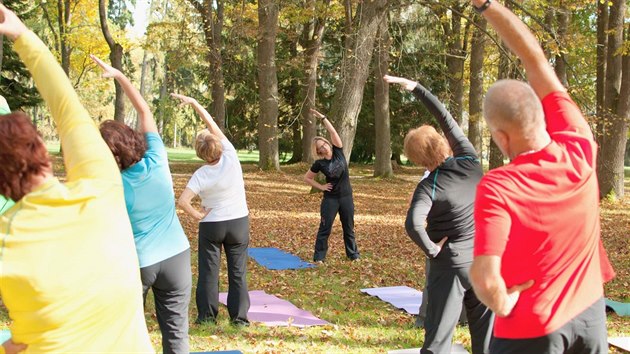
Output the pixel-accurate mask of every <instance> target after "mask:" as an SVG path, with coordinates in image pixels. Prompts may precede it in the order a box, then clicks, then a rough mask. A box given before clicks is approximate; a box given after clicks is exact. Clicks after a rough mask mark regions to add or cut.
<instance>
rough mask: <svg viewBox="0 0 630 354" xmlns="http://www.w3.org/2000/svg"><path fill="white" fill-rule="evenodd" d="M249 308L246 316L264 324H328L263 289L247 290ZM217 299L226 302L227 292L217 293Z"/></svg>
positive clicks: (305, 325) (306, 325)
mask: <svg viewBox="0 0 630 354" xmlns="http://www.w3.org/2000/svg"><path fill="white" fill-rule="evenodd" d="M249 299H250V303H251V305H250V308H249V312H247V317H248V319H249V320H250V321H253V322H262V323H263V324H265V325H266V326H270V327H275V326H295V327H308V326H322V325H327V324H330V323H328V322H326V321H324V320H321V319H319V318H317V317H315V316H313V314H312V313H310V312H308V311H305V310H301V309H299V308H297V307H296V306H295V305H293V304H292V303H290V302H288V301H286V300H282V299H280V298H278V297H276V296H274V295H270V294H267V293H265V292H264V291H263V290H253V291H250V292H249ZM219 301H220V302H221V303H222V304H224V305H226V304H227V293H219Z"/></svg>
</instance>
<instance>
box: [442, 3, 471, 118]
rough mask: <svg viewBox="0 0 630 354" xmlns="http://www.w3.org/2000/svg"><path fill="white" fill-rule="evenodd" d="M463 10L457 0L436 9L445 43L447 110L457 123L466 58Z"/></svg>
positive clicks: (460, 114) (461, 106)
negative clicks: (448, 6) (447, 6)
mask: <svg viewBox="0 0 630 354" xmlns="http://www.w3.org/2000/svg"><path fill="white" fill-rule="evenodd" d="M448 10H450V11H448ZM463 10H464V4H463V3H459V2H452V4H451V7H450V9H447V8H446V7H444V6H439V7H438V10H437V14H438V16H440V18H441V23H442V28H443V30H444V38H445V41H446V45H447V53H446V66H447V68H448V89H449V100H448V102H449V112H450V113H451V115H453V118H455V120H456V121H457V124H459V125H461V124H462V113H463V106H464V105H463V101H464V62H465V60H466V53H465V52H466V51H465V50H464V41H465V37H466V36H465V35H464V33H463V32H464V31H463V26H462V12H463Z"/></svg>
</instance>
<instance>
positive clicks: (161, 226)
mask: <svg viewBox="0 0 630 354" xmlns="http://www.w3.org/2000/svg"><path fill="white" fill-rule="evenodd" d="M91 57H92V59H93V60H94V61H95V62H96V64H98V65H99V66H100V67H101V68H102V69H103V71H104V74H103V77H106V78H114V79H115V80H116V81H118V82H119V83H120V85H121V86H122V88H123V90H124V91H125V94H126V95H127V97H129V100H130V101H131V103H132V104H133V106H134V108H135V109H136V111H138V120H139V123H140V131H141V132H138V131H135V130H133V129H131V128H130V127H128V126H126V125H125V124H123V123H121V122H116V121H113V120H109V121H105V122H103V123H102V124H101V127H100V130H101V135H102V136H103V139H104V140H105V142H106V143H107V145H108V146H109V148H110V149H111V150H112V153H113V154H114V157H115V158H116V162H117V163H118V167H119V168H120V170H121V174H122V179H123V185H124V189H125V203H126V205H127V213H128V214H129V219H130V221H131V227H132V229H133V236H134V241H135V244H136V252H137V253H138V261H139V264H140V274H141V277H142V287H143V295H144V297H145V299H146V296H147V293H148V291H149V289H150V288H151V289H153V296H154V298H155V309H156V314H157V320H158V324H159V325H160V331H161V332H162V350H163V351H164V353H186V354H188V353H189V344H188V304H189V302H190V292H191V286H192V274H191V270H190V244H189V243H188V238H187V237H186V234H185V233H184V230H183V228H182V226H181V224H180V222H179V219H178V218H177V214H176V212H175V193H174V192H173V181H172V178H171V172H170V169H169V166H168V158H167V155H166V149H165V148H164V143H163V142H162V139H161V138H160V135H159V134H158V130H157V125H156V124H155V121H154V120H153V114H152V113H151V111H150V110H149V106H148V105H147V103H146V102H145V101H144V99H143V98H142V96H141V95H140V92H138V90H137V89H136V88H135V87H133V85H132V84H131V82H130V81H129V79H128V78H127V77H125V75H123V74H122V73H121V72H120V71H118V70H117V69H115V68H113V67H111V66H109V65H107V64H106V63H104V62H103V61H101V60H100V59H98V58H96V57H94V56H91Z"/></svg>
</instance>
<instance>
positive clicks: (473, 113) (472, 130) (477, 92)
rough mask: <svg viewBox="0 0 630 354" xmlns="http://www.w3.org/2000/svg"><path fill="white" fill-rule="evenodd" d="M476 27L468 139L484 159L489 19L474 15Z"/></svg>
mask: <svg viewBox="0 0 630 354" xmlns="http://www.w3.org/2000/svg"><path fill="white" fill-rule="evenodd" d="M474 21H475V24H476V25H477V26H478V27H477V26H475V29H474V31H473V38H472V43H471V45H470V91H469V94H468V140H470V142H471V144H472V145H473V146H474V147H475V150H477V155H479V158H480V159H482V153H483V115H482V105H483V92H484V91H483V58H484V55H485V46H486V41H485V39H486V36H485V34H484V33H483V31H482V30H485V29H486V27H487V21H486V20H485V19H484V18H483V17H481V16H479V15H475V17H474Z"/></svg>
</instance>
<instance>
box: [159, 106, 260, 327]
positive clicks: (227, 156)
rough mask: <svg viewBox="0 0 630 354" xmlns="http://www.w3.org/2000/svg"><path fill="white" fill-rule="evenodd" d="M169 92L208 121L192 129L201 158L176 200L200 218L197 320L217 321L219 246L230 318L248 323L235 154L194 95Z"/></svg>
mask: <svg viewBox="0 0 630 354" xmlns="http://www.w3.org/2000/svg"><path fill="white" fill-rule="evenodd" d="M171 96H173V97H174V98H176V99H179V100H181V101H182V104H183V105H187V104H189V105H191V106H192V107H193V108H194V109H195V111H196V112H197V114H199V116H200V117H201V118H202V119H203V121H204V122H205V123H206V126H207V127H208V129H207V130H203V131H201V132H200V133H199V134H198V135H197V138H196V141H195V151H196V152H197V156H198V157H199V158H200V159H202V160H204V161H205V162H206V164H205V165H204V166H202V167H200V168H199V169H198V170H197V171H195V173H194V174H193V176H192V177H191V178H190V181H188V185H187V186H186V189H184V192H182V195H181V196H180V197H179V200H178V204H179V206H180V207H181V208H182V209H183V210H184V211H185V212H186V213H188V214H190V215H191V216H192V217H193V218H195V219H197V220H199V257H198V262H199V263H198V265H199V267H198V269H199V279H198V281H197V289H196V292H195V298H196V303H197V312H198V313H197V320H196V323H203V322H216V318H217V314H218V305H219V269H220V268H221V267H220V265H221V263H220V261H221V247H223V248H224V249H225V254H226V257H227V268H228V282H229V287H228V297H227V307H228V313H229V315H230V320H231V322H232V323H233V324H235V325H241V326H248V325H249V321H248V319H247V311H248V310H249V304H250V302H249V294H248V293H247V246H248V244H249V211H248V209H247V201H246V199H245V183H244V182H243V171H242V169H241V164H240V162H239V160H238V155H237V154H236V150H235V149H234V146H233V145H232V143H230V141H229V140H228V139H227V138H226V136H225V135H224V134H223V132H222V131H221V129H219V126H218V125H217V124H216V123H215V122H214V120H213V119H212V117H211V116H210V114H209V113H208V112H207V111H206V110H205V109H204V108H203V107H202V106H201V105H200V104H199V102H197V100H195V99H194V98H190V97H187V96H183V95H178V94H172V95H171ZM195 196H199V197H200V198H201V206H202V208H203V209H202V210H201V211H200V210H197V209H196V208H194V207H193V206H192V205H191V204H190V202H191V200H192V199H193V198H194V197H195Z"/></svg>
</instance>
